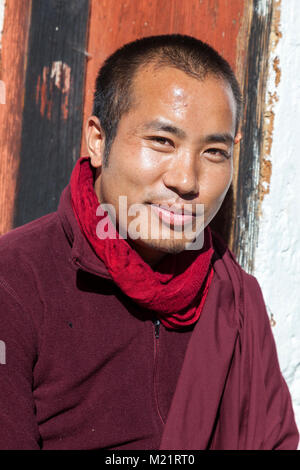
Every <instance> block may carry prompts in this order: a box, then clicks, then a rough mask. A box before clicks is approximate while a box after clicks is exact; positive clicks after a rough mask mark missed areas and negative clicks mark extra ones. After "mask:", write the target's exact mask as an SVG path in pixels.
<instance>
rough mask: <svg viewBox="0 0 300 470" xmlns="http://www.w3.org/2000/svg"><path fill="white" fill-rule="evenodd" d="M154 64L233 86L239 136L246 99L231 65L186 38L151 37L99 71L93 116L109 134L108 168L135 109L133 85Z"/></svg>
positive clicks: (110, 59)
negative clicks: (121, 128) (121, 127)
mask: <svg viewBox="0 0 300 470" xmlns="http://www.w3.org/2000/svg"><path fill="white" fill-rule="evenodd" d="M148 64H154V65H155V66H156V65H157V66H158V67H160V66H169V67H175V68H177V69H179V70H182V71H183V72H185V73H186V74H188V75H191V76H193V77H195V78H198V79H200V80H203V79H204V78H205V77H206V76H207V75H213V76H215V77H217V78H220V79H223V80H225V81H227V82H228V84H229V85H230V87H231V89H232V92H233V95H234V98H235V101H236V109H237V113H236V132H237V130H238V126H239V121H240V115H241V106H242V96H241V91H240V87H239V84H238V81H237V79H236V77H235V75H234V72H233V71H232V69H231V67H230V65H229V63H228V62H227V61H226V60H225V59H224V58H223V57H222V56H220V55H219V54H218V52H217V51H216V50H215V49H213V48H212V47H211V46H209V45H208V44H206V43H205V42H203V41H201V40H199V39H196V38H194V37H192V36H187V35H182V34H165V35H160V36H148V37H144V38H141V39H137V40H135V41H133V42H130V43H128V44H125V45H124V46H122V47H121V48H119V49H117V50H116V51H115V52H114V53H113V54H112V55H110V56H109V57H108V58H107V59H106V60H105V62H104V64H103V65H102V67H101V68H100V70H99V73H98V76H97V79H96V87H95V93H94V104H93V115H94V116H97V117H98V118H99V121H100V123H101V126H102V128H103V131H104V133H105V141H106V144H105V151H104V163H103V164H104V166H106V165H107V162H108V155H109V153H110V149H111V145H112V143H113V141H114V138H115V136H116V133H117V128H118V123H119V120H120V118H121V116H122V115H123V114H124V113H126V112H127V111H129V109H130V107H131V105H132V101H133V100H132V97H133V93H132V91H133V90H132V83H133V79H134V77H135V74H136V73H137V72H138V71H139V68H140V67H141V66H144V65H148Z"/></svg>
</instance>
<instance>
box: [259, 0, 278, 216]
mask: <svg viewBox="0 0 300 470" xmlns="http://www.w3.org/2000/svg"><path fill="white" fill-rule="evenodd" d="M280 8H281V0H276V1H275V2H274V5H273V16H272V25H271V34H270V43H269V54H270V56H272V55H273V56H274V54H275V50H276V47H277V45H278V42H279V40H280V38H281V37H282V33H281V31H280V11H281V10H280ZM270 68H271V69H270V70H269V80H273V81H274V86H275V88H278V86H279V83H280V80H281V69H280V59H279V57H278V56H277V55H276V56H275V57H274V58H273V60H272V63H271V65H270ZM277 101H278V95H277V92H276V90H275V91H273V93H271V92H268V93H267V97H266V103H265V110H264V125H263V135H264V138H263V147H262V158H261V166H260V183H259V184H260V188H259V205H258V215H259V216H261V215H262V202H263V199H264V197H265V195H266V194H268V193H269V191H270V181H271V174H272V162H271V160H270V154H271V149H272V143H273V132H274V119H275V112H274V106H275V103H276V102H277Z"/></svg>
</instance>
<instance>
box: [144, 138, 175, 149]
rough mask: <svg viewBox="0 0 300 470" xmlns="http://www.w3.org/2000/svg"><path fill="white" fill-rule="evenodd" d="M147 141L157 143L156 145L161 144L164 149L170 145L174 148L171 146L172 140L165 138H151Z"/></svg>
mask: <svg viewBox="0 0 300 470" xmlns="http://www.w3.org/2000/svg"><path fill="white" fill-rule="evenodd" d="M148 139H149V140H151V141H153V142H157V143H158V144H161V145H163V146H164V147H166V146H167V145H171V146H172V147H174V144H173V142H172V140H171V139H168V138H167V137H161V136H151V137H149V138H148Z"/></svg>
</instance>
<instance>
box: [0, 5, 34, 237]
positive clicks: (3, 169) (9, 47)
mask: <svg viewBox="0 0 300 470" xmlns="http://www.w3.org/2000/svg"><path fill="white" fill-rule="evenodd" d="M30 11H31V0H23V1H22V2H20V1H19V0H9V1H8V2H6V3H5V10H4V26H3V34H2V47H1V52H0V54H1V55H0V58H1V61H0V80H1V81H2V83H3V84H4V87H5V89H4V90H5V103H2V102H1V103H0V123H1V126H0V148H1V154H0V235H2V234H4V233H6V232H7V231H8V230H10V229H11V228H12V227H13V210H14V201H15V191H16V178H17V174H18V169H19V162H20V148H21V132H22V113H23V103H24V83H25V77H24V70H25V69H26V53H27V44H28V40H27V39H28V31H29V23H30ZM2 91H3V90H2Z"/></svg>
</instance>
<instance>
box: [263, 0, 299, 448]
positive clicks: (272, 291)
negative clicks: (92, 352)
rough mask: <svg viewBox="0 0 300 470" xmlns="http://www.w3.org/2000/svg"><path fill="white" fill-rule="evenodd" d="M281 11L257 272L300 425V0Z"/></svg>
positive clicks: (287, 1) (270, 89) (284, 4)
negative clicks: (277, 78) (277, 76)
mask: <svg viewBox="0 0 300 470" xmlns="http://www.w3.org/2000/svg"><path fill="white" fill-rule="evenodd" d="M280 10H281V14H280V31H281V33H282V38H281V39H280V40H279V42H278V44H277V46H276V48H275V50H274V52H273V53H272V56H271V61H270V73H269V80H268V86H267V91H268V92H270V93H274V92H276V94H277V95H278V98H279V99H278V101H277V102H276V103H275V106H274V107H273V110H274V112H275V121H274V131H273V144H272V148H271V154H270V160H271V162H272V174H271V180H270V186H269V189H270V192H269V194H267V195H265V197H264V200H263V203H262V210H263V211H262V216H261V219H260V223H259V240H258V246H257V249H256V254H255V271H254V275H255V276H256V278H257V279H258V281H259V283H260V286H261V288H262V291H263V294H264V298H265V302H266V304H267V307H268V308H269V313H270V314H271V313H273V315H274V319H275V321H276V325H275V326H274V327H273V333H274V337H275V341H276V344H277V351H278V356H279V362H280V366H281V370H282V372H283V375H284V377H285V379H286V381H287V383H288V386H289V389H290V392H291V395H292V400H293V405H294V412H295V417H296V421H297V425H298V428H299V429H300V1H299V0H282V1H281V7H280ZM276 56H277V57H278V58H279V68H280V69H281V79H280V83H279V84H278V86H277V87H276V84H275V71H274V70H273V67H272V62H273V59H274V58H275V57H276ZM266 98H268V95H267V97H266ZM299 448H300V447H299Z"/></svg>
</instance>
